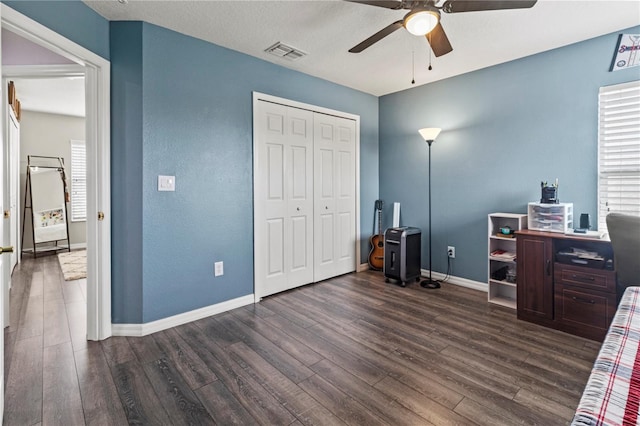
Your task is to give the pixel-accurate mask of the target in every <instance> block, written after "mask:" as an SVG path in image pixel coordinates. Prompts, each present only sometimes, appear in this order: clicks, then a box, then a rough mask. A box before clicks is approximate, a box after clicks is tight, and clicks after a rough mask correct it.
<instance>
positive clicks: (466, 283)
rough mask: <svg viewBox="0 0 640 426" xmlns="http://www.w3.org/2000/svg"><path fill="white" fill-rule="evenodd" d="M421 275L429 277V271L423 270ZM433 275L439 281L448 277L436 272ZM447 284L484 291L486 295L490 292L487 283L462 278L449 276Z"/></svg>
mask: <svg viewBox="0 0 640 426" xmlns="http://www.w3.org/2000/svg"><path fill="white" fill-rule="evenodd" d="M420 273H421V274H422V276H423V277H427V276H429V270H428V269H421V270H420ZM431 275H432V276H433V278H435V279H437V280H442V279H444V277H446V274H442V273H440V272H435V271H434V272H432V273H431ZM447 283H449V284H454V285H457V286H460V287H467V288H472V289H474V290H479V291H484V292H485V293H487V292H488V291H489V285H488V284H487V283H483V282H480V281H473V280H469V279H467V278H462V277H456V276H454V275H451V276H449V278H448V279H447Z"/></svg>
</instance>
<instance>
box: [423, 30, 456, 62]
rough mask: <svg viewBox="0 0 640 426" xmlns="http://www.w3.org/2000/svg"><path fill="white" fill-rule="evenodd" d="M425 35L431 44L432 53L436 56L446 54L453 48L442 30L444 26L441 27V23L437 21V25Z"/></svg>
mask: <svg viewBox="0 0 640 426" xmlns="http://www.w3.org/2000/svg"><path fill="white" fill-rule="evenodd" d="M425 37H426V38H427V41H428V42H429V44H430V45H431V50H433V54H434V55H436V56H442V55H446V54H447V53H449V52H451V51H452V50H453V47H451V43H449V38H448V37H447V34H446V33H445V32H444V28H442V25H440V22H438V25H436V26H435V28H434V29H432V30H431V32H430V33H428V34H427V35H425Z"/></svg>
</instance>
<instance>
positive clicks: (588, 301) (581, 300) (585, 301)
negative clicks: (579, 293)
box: [571, 296, 596, 305]
mask: <svg viewBox="0 0 640 426" xmlns="http://www.w3.org/2000/svg"><path fill="white" fill-rule="evenodd" d="M571 298H572V299H573V300H575V301H576V302H581V303H590V304H592V305H594V304H595V303H596V301H595V300H587V299H581V298H579V297H575V296H571Z"/></svg>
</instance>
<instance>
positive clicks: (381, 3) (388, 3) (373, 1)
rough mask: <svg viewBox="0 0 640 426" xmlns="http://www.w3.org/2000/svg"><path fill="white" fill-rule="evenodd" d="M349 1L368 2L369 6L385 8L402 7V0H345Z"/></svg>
mask: <svg viewBox="0 0 640 426" xmlns="http://www.w3.org/2000/svg"><path fill="white" fill-rule="evenodd" d="M346 1H348V2H350V3H360V4H368V5H369V6H378V7H384V8H385V9H403V8H404V4H403V2H402V1H396V0H346Z"/></svg>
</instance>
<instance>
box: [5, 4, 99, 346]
mask: <svg viewBox="0 0 640 426" xmlns="http://www.w3.org/2000/svg"><path fill="white" fill-rule="evenodd" d="M0 8H1V9H0V17H1V26H2V28H5V29H8V30H10V31H12V32H13V33H16V34H18V35H19V36H21V37H23V38H25V39H27V40H29V41H31V42H33V43H36V44H38V45H40V46H43V47H45V48H47V49H49V50H51V51H52V52H55V53H57V54H58V55H60V56H63V57H65V58H67V59H69V60H71V61H73V62H75V63H77V64H78V65H79V66H80V68H81V69H82V70H83V73H84V75H85V102H86V104H85V109H86V110H85V119H86V132H85V140H86V144H87V339H88V340H103V339H106V338H108V337H110V336H111V215H110V213H111V187H110V182H111V181H110V179H111V174H110V152H111V148H110V144H111V134H110V127H111V117H110V105H111V98H110V91H111V64H110V62H109V61H108V60H106V59H104V58H102V57H101V56H98V55H96V54H95V53H93V52H91V51H90V50H88V49H86V48H84V47H82V46H80V45H78V44H76V43H74V42H72V41H71V40H69V39H67V38H65V37H63V36H61V35H60V34H58V33H56V32H54V31H52V30H50V29H49V28H47V27H45V26H43V25H42V24H40V23H38V22H36V21H34V20H32V19H31V18H29V17H27V16H25V15H22V14H21V13H19V12H17V11H15V10H13V9H11V8H10V7H9V6H7V5H5V4H4V3H2V4H0ZM31 68H33V70H32V71H33V72H36V71H35V68H36V67H31ZM40 68H42V67H40ZM49 68H51V69H55V68H54V67H53V66H50V67H49ZM58 71H60V69H58ZM67 71H68V70H67ZM5 76H6V75H5V74H4V69H3V77H5ZM20 77H24V75H20ZM3 127H4V121H3ZM3 132H4V129H3ZM6 186H7V184H6V183H3V187H5V188H6ZM98 212H102V213H103V214H104V220H100V221H99V220H98Z"/></svg>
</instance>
